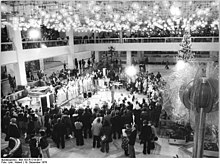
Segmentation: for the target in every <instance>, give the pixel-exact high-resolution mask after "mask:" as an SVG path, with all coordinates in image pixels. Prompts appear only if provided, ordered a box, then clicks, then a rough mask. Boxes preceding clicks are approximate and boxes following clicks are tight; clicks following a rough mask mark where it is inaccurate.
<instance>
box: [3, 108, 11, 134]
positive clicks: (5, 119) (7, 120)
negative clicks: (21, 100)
mask: <svg viewBox="0 0 220 164" xmlns="http://www.w3.org/2000/svg"><path fill="white" fill-rule="evenodd" d="M10 120H11V117H10V112H9V111H7V112H6V114H5V116H4V117H3V132H5V133H6V134H7V132H8V128H9V125H10Z"/></svg>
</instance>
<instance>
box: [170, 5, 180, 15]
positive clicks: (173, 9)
mask: <svg viewBox="0 0 220 164" xmlns="http://www.w3.org/2000/svg"><path fill="white" fill-rule="evenodd" d="M170 13H171V15H173V16H180V15H181V11H180V9H179V7H176V6H171V7H170Z"/></svg>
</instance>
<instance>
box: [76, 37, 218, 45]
mask: <svg viewBox="0 0 220 164" xmlns="http://www.w3.org/2000/svg"><path fill="white" fill-rule="evenodd" d="M182 39H183V38H182V37H148V38H122V39H120V38H103V39H74V44H97V43H178V42H181V41H182ZM191 41H192V42H219V38H218V37H192V38H191Z"/></svg>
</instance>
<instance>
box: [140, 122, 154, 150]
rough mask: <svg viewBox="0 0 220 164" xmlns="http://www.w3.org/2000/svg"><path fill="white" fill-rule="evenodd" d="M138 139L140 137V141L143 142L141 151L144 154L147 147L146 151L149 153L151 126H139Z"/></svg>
mask: <svg viewBox="0 0 220 164" xmlns="http://www.w3.org/2000/svg"><path fill="white" fill-rule="evenodd" d="M140 139H141V142H142V143H143V144H144V147H143V153H144V154H146V147H147V153H148V154H150V142H151V139H152V129H151V126H148V125H144V126H143V127H142V128H141V134H140Z"/></svg>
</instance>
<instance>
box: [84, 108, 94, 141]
mask: <svg viewBox="0 0 220 164" xmlns="http://www.w3.org/2000/svg"><path fill="white" fill-rule="evenodd" d="M82 123H83V131H84V138H85V139H86V138H87V133H89V138H92V132H91V123H92V112H91V109H90V108H89V106H87V107H86V109H85V112H84V113H83V115H82Z"/></svg>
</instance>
